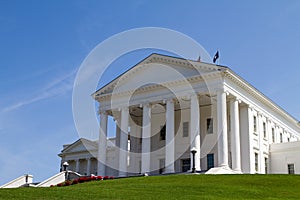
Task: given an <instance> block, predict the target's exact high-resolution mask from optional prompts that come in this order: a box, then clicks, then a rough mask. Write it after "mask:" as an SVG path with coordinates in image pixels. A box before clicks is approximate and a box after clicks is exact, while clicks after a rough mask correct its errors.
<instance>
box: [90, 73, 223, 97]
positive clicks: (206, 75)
mask: <svg viewBox="0 0 300 200" xmlns="http://www.w3.org/2000/svg"><path fill="white" fill-rule="evenodd" d="M220 76H221V72H220V71H215V72H210V73H204V74H201V75H197V76H192V77H188V78H186V79H180V80H174V81H169V82H164V83H161V84H155V85H148V86H144V87H141V88H138V89H136V90H127V91H123V92H114V93H113V94H112V93H107V94H104V95H100V96H98V97H96V100H97V101H99V102H101V101H106V100H109V99H110V98H111V96H112V95H113V96H114V97H116V98H119V97H124V96H128V95H131V94H133V93H134V92H135V93H146V92H151V91H155V90H159V89H163V88H165V87H166V88H168V87H176V86H181V85H185V84H187V83H189V84H194V83H197V82H200V81H209V80H212V79H216V78H219V77H220Z"/></svg>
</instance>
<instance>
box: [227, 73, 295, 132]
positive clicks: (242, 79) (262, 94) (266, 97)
mask: <svg viewBox="0 0 300 200" xmlns="http://www.w3.org/2000/svg"><path fill="white" fill-rule="evenodd" d="M227 72H230V73H231V74H233V75H234V76H236V77H237V78H238V79H240V80H241V81H242V82H244V83H245V84H246V85H248V86H249V87H250V88H251V89H253V90H254V91H255V92H256V93H258V94H259V95H261V96H262V97H263V98H265V99H266V100H267V101H269V102H270V103H271V104H272V105H274V106H275V107H277V108H278V109H279V110H281V111H283V112H284V113H285V114H286V115H288V116H289V117H291V118H292V119H293V120H294V121H295V123H296V124H297V125H298V126H299V127H300V121H299V120H298V119H296V118H295V117H294V116H292V115H291V114H290V113H288V112H287V111H286V110H285V109H283V108H282V107H281V106H279V105H278V104H277V103H275V102H274V101H273V100H272V99H270V98H269V97H268V96H266V95H265V94H264V93H262V92H261V91H260V90H258V89H257V88H256V87H254V86H253V85H252V84H251V83H249V82H248V81H246V80H245V79H244V78H242V77H241V76H239V75H238V74H237V73H235V72H234V71H233V70H232V69H230V68H228V70H227Z"/></svg>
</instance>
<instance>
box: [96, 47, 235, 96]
mask: <svg viewBox="0 0 300 200" xmlns="http://www.w3.org/2000/svg"><path fill="white" fill-rule="evenodd" d="M155 55H156V56H163V57H168V58H173V59H180V60H184V61H188V62H199V61H196V60H190V59H185V58H180V57H176V56H171V55H165V54H160V53H151V54H150V55H148V56H147V57H146V58H144V59H142V60H141V61H140V62H138V63H137V64H135V65H133V66H132V67H130V68H129V69H128V70H126V71H125V72H123V73H122V74H120V75H119V76H117V77H116V78H114V79H113V80H112V81H110V82H108V83H107V84H105V85H104V86H102V87H101V88H99V89H98V90H96V91H95V92H94V93H92V94H91V96H92V97H93V98H94V95H95V94H96V93H97V92H99V91H100V90H102V89H103V88H105V87H107V86H108V85H110V84H111V83H112V82H114V81H115V80H117V79H119V78H120V77H122V76H123V75H124V74H126V73H127V72H129V71H131V70H132V69H134V68H135V67H136V66H138V65H140V64H141V63H143V62H145V61H146V60H147V59H149V58H150V57H152V56H155ZM201 63H203V64H207V65H213V66H216V67H221V68H224V69H229V68H228V67H227V66H223V65H216V64H212V63H207V62H201ZM94 99H95V98H94Z"/></svg>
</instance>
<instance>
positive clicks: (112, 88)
mask: <svg viewBox="0 0 300 200" xmlns="http://www.w3.org/2000/svg"><path fill="white" fill-rule="evenodd" d="M92 96H93V98H94V99H95V100H96V101H98V102H99V104H100V106H99V114H100V134H99V141H97V142H90V143H93V145H92V146H93V148H92V151H94V152H97V153H95V154H94V155H96V156H95V159H94V161H93V160H92V161H91V160H90V161H89V159H87V160H86V161H83V158H82V161H81V162H77V161H76V158H75V157H76V156H77V157H78V155H79V154H77V153H75V154H72V153H69V154H68V153H67V151H68V148H69V149H71V147H72V145H71V146H68V147H65V148H64V150H63V151H62V153H61V154H60V156H61V157H62V161H71V164H70V165H71V167H73V168H74V169H75V171H77V172H80V169H81V168H84V167H80V166H81V163H85V162H87V163H85V164H82V166H84V165H85V166H86V168H87V170H82V171H85V172H84V173H86V174H90V173H96V174H98V175H113V176H120V177H124V176H129V175H136V174H144V173H147V174H161V173H180V172H186V171H190V170H192V168H193V167H195V169H196V171H198V172H205V171H209V170H213V169H214V170H215V171H214V172H216V173H218V170H219V171H222V170H227V171H228V172H231V173H250V174H254V173H262V174H263V173H288V172H293V170H294V172H295V173H300V166H298V168H297V164H296V163H298V162H299V160H300V158H299V156H298V157H297V154H290V152H286V149H288V148H289V147H290V145H292V146H293V147H294V150H293V151H299V149H300V142H297V141H300V125H299V122H298V121H297V120H296V119H295V118H293V117H292V116H290V115H289V114H288V113H287V112H286V111H284V110H283V109H282V108H280V107H279V106H278V105H276V104H275V103H274V102H272V101H271V100H270V99H268V98H267V97H266V96H265V95H263V94H262V93H261V92H259V91H258V90H257V89H255V88H254V87H253V86H251V85H250V84H249V83H247V82H246V81H245V80H243V79H242V78H241V77H239V76H238V75H237V74H235V73H234V72H233V71H232V70H231V69H229V68H228V67H224V66H219V65H214V64H208V63H203V62H197V61H190V60H185V59H181V58H176V57H170V56H165V55H160V54H152V55H150V56H149V57H147V58H146V59H144V60H143V61H141V62H140V63H138V64H137V65H135V66H134V67H133V68H131V69H130V70H128V71H127V72H125V73H124V74H122V75H121V76H119V77H117V78H116V79H114V80H113V81H112V82H110V83H109V84H107V85H106V86H104V87H102V88H101V89H99V90H98V91H96V92H95V93H94V94H93V95H92ZM108 117H112V118H113V119H114V121H115V124H116V133H115V136H116V137H115V138H113V139H107V131H108ZM279 143H280V144H279ZM273 144H274V145H273ZM278 144H279V145H281V146H280V148H279V147H276V145H277V146H278ZM282 144H284V145H283V146H282ZM89 145H90V146H91V144H89ZM73 146H76V145H73ZM90 146H88V148H90ZM273 146H274V147H273ZM279 149H280V150H279ZM191 150H195V155H194V157H193V154H192V153H191ZM279 151H280V152H279ZM86 152H87V151H86ZM72 156H73V157H72ZM84 156H85V157H87V158H90V157H89V156H88V155H84ZM84 156H83V157H84ZM284 156H288V157H289V156H290V157H293V159H290V161H287V159H285V161H283V160H284V159H281V157H284ZM85 157H84V158H85ZM273 157H274V158H273ZM96 158H97V159H98V162H97V159H96ZM193 158H194V159H193ZM280 159H281V160H280ZM72 160H74V163H73V161H72ZM291 162H292V163H291ZM299 164H300V163H299ZM73 165H74V166H73ZM279 165H282V166H281V167H279ZM91 166H94V167H91ZM292 167H293V170H292V169H291V168H292ZM284 169H285V170H284Z"/></svg>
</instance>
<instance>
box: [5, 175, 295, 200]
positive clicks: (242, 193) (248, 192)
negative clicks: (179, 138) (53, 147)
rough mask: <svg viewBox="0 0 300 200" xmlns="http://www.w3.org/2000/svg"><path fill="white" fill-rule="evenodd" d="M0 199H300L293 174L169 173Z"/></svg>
mask: <svg viewBox="0 0 300 200" xmlns="http://www.w3.org/2000/svg"><path fill="white" fill-rule="evenodd" d="M0 199H60V200H61V199H85V200H86V199H157V200H158V199H300V176H297V175H170V176H149V177H136V178H124V179H114V180H105V181H91V182H88V183H81V184H77V185H72V186H67V187H51V188H17V189H0Z"/></svg>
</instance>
